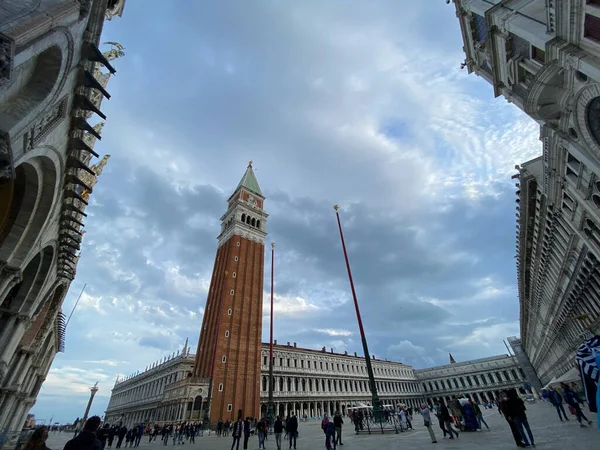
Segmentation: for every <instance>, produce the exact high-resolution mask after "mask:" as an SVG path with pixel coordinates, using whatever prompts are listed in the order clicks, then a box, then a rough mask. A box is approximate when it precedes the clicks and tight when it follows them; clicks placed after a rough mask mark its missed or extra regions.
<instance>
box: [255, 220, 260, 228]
mask: <svg viewBox="0 0 600 450" xmlns="http://www.w3.org/2000/svg"><path fill="white" fill-rule="evenodd" d="M256 228H260V220H257V221H256Z"/></svg>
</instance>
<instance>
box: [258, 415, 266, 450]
mask: <svg viewBox="0 0 600 450" xmlns="http://www.w3.org/2000/svg"><path fill="white" fill-rule="evenodd" d="M265 431H266V423H265V419H260V420H259V421H258V423H257V424H256V434H257V435H258V448H265Z"/></svg>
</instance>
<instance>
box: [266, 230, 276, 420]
mask: <svg viewBox="0 0 600 450" xmlns="http://www.w3.org/2000/svg"><path fill="white" fill-rule="evenodd" d="M274 266H275V242H271V330H270V340H269V404H268V406H267V421H268V422H269V427H271V426H273V422H274V420H273V418H274V416H275V411H274V410H275V405H274V404H273V387H274V386H273V381H274V380H273V284H274V276H275V268H274Z"/></svg>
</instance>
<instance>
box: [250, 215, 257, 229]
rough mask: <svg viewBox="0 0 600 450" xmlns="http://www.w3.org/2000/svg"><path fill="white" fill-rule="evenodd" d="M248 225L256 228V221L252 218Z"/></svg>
mask: <svg viewBox="0 0 600 450" xmlns="http://www.w3.org/2000/svg"><path fill="white" fill-rule="evenodd" d="M250 224H251V225H252V226H253V227H255V226H256V219H255V218H254V217H253V218H252V221H251V222H250Z"/></svg>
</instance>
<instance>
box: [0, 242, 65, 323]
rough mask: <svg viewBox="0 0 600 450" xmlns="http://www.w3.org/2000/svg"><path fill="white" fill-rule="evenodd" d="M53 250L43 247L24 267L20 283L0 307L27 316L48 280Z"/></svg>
mask: <svg viewBox="0 0 600 450" xmlns="http://www.w3.org/2000/svg"><path fill="white" fill-rule="evenodd" d="M53 260H54V248H53V247H52V246H47V247H45V248H44V249H43V250H42V251H40V252H38V253H37V254H36V255H35V256H34V257H33V258H32V259H31V260H30V261H29V263H28V264H27V266H25V270H23V275H22V279H21V282H20V283H17V284H16V285H15V286H14V287H13V288H12V289H11V290H10V292H9V293H8V295H7V296H6V298H4V299H3V301H2V307H3V308H6V309H9V310H11V311H13V312H15V313H19V314H27V315H28V314H29V312H30V311H31V310H32V309H33V306H34V305H35V302H36V300H38V297H39V295H40V292H41V290H42V287H43V286H44V283H45V282H46V279H47V278H48V275H49V273H50V268H51V267H52V262H53Z"/></svg>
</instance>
